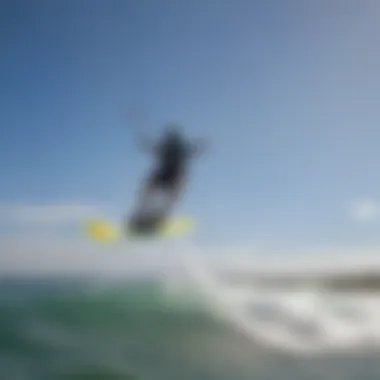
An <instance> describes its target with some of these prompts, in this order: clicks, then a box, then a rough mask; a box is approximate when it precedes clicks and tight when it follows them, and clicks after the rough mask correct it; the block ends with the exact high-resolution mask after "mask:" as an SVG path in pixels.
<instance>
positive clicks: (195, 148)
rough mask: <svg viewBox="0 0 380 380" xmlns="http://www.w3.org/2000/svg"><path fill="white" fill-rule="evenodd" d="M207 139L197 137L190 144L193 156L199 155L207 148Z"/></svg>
mask: <svg viewBox="0 0 380 380" xmlns="http://www.w3.org/2000/svg"><path fill="white" fill-rule="evenodd" d="M208 147H209V141H208V140H206V139H199V140H196V141H194V142H193V143H192V144H191V146H190V154H191V155H192V156H193V157H194V156H199V155H201V154H203V153H205V152H206V151H207V150H208Z"/></svg>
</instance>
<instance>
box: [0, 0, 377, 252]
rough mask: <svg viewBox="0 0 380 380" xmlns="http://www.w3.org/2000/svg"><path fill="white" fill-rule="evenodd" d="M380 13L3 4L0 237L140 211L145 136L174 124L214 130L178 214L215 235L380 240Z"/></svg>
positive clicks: (275, 1)
mask: <svg viewBox="0 0 380 380" xmlns="http://www.w3.org/2000/svg"><path fill="white" fill-rule="evenodd" d="M379 16H380V5H379V3H378V2H377V1H375V0H374V1H370V0H368V1H367V0H362V1H349V0H328V1H327V0H320V1H312V0H289V1H283V0H267V1H252V0H246V1H243V0H235V1H229V0H189V1H175V0H160V1H147V0H139V1H137V0H136V1H132V0H129V1H124V0H120V1H116V0H108V1H102V0H91V1H90V0H88V1H76V0H66V1H48V0H46V1H45V0H34V1H33V2H30V1H27V0H24V1H20V0H17V1H16V0H12V1H10V0H4V1H2V2H1V11H0V162H1V165H0V202H1V204H2V208H3V212H2V214H3V217H2V220H1V224H0V226H1V229H2V235H3V237H6V239H8V240H7V241H9V236H10V235H12V236H13V237H14V236H16V237H17V233H21V232H20V231H21V230H22V231H23V232H22V233H25V231H26V230H27V228H26V227H25V226H23V228H21V229H20V228H19V227H20V226H18V227H17V228H15V224H17V223H19V224H22V223H21V222H25V220H23V219H28V221H29V227H30V224H31V223H30V222H33V218H34V217H35V218H36V220H35V223H34V224H33V223H32V224H33V226H34V227H35V225H36V224H37V223H38V222H41V219H43V220H44V221H45V222H46V220H47V219H48V220H50V221H51V219H54V218H56V219H59V217H60V216H62V218H63V219H64V220H65V221H66V222H68V221H69V220H71V221H72V223H73V226H74V224H75V226H78V220H79V219H80V218H82V216H83V215H84V214H86V211H85V210H86V207H89V208H92V207H94V208H98V209H99V211H98V214H99V215H112V216H114V217H120V216H121V215H122V214H123V213H124V212H128V210H130V208H131V206H132V204H133V202H134V198H135V193H136V190H137V186H138V184H139V182H140V180H141V179H142V178H143V176H144V174H145V173H146V171H147V169H148V168H149V160H148V158H147V157H146V156H144V155H142V154H141V153H139V152H138V150H137V149H136V148H135V145H134V133H135V131H136V130H139V129H141V128H144V129H145V130H146V131H148V133H151V134H152V135H153V136H157V135H158V133H159V131H160V128H161V127H162V125H163V124H164V123H165V122H167V121H175V122H179V123H181V124H182V125H183V126H184V128H185V130H186V132H187V134H188V135H189V136H192V137H201V136H207V137H210V138H211V140H212V149H211V150H210V152H209V153H208V154H207V155H206V156H204V157H203V158H202V159H199V160H198V161H197V162H196V163H195V164H194V166H193V169H192V174H193V175H192V178H191V181H190V183H189V189H188V192H187V194H186V197H185V198H184V200H183V203H182V204H181V206H180V208H179V210H178V212H179V213H186V214H188V215H192V216H194V218H196V219H197V220H198V221H199V223H200V225H201V230H200V233H199V236H198V237H197V239H198V241H199V242H200V243H201V244H204V245H207V246H209V247H221V246H225V245H227V246H230V247H235V246H245V247H247V246H248V247H250V246H252V247H255V248H258V249H264V250H265V249H276V250H277V251H278V252H281V251H284V252H285V251H289V250H293V249H295V248H297V247H306V246H308V247H312V248H317V247H324V246H350V247H351V246H358V247H361V246H378V245H379V243H380V234H379V228H380V224H379V221H378V219H377V207H378V206H377V204H378V203H377V202H378V199H379V197H380V176H379V174H378V172H379V170H378V163H379V161H380V150H379V137H380V126H379V121H380V116H379V108H378V104H379V99H380V76H379V67H380V52H379V49H378V41H379V38H380V24H379V22H378V20H379ZM136 110H139V116H138V117H137V116H136ZM131 115H135V116H133V117H132V116H131ZM49 207H50V208H49ZM54 207H60V208H59V210H58V211H57V208H56V209H54ZM100 210H101V211H100ZM49 212H51V213H53V214H55V217H54V216H51V215H50V217H46V214H49ZM41 213H42V214H43V215H45V216H43V217H42V218H41ZM33 215H34V216H33ZM49 218H50V219H49ZM16 222H17V223H16ZM29 227H28V228H29ZM44 228H45V227H44ZM17 231H18V232H17Z"/></svg>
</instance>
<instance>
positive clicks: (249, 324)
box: [176, 247, 380, 354]
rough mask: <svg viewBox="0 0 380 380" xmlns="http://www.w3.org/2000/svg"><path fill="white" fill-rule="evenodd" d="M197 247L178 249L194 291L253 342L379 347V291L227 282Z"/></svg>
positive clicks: (304, 350)
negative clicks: (339, 291) (340, 292)
mask: <svg viewBox="0 0 380 380" xmlns="http://www.w3.org/2000/svg"><path fill="white" fill-rule="evenodd" d="M199 251H200V250H199V249H197V247H189V248H188V249H187V252H184V253H183V254H182V260H183V265H184V267H185V269H186V271H187V274H188V275H189V276H190V278H191V281H192V282H193V284H195V285H196V288H197V291H198V292H200V293H201V294H203V295H204V296H206V297H207V299H208V300H209V302H210V304H211V305H212V308H213V310H214V311H215V313H216V314H217V315H218V316H219V317H220V318H223V319H224V320H226V321H228V322H229V323H231V324H232V325H233V326H235V328H237V329H238V330H239V331H241V332H243V333H244V334H245V336H247V337H250V338H251V339H254V340H255V341H256V342H257V341H259V342H261V343H262V344H265V345H269V346H272V347H277V348H281V349H285V350H291V351H293V352H297V353H299V354H308V353H309V354H310V353H318V352H319V353H321V352H327V351H336V350H351V349H358V348H359V347H371V348H374V347H379V348H380V294H379V295H377V294H372V295H370V294H354V293H351V294H345V295H344V296H343V295H338V294H336V293H335V294H334V293H332V292H328V293H326V291H324V292H322V291H320V290H319V289H318V288H314V289H313V288H309V289H301V290H293V291H290V290H287V291H286V290H282V291H281V290H274V289H272V290H268V289H267V290H263V289H258V288H254V287H250V286H232V285H227V284H226V283H223V282H222V281H221V280H220V279H219V278H218V276H217V275H216V274H214V273H213V272H212V271H210V270H208V269H207V267H206V266H205V265H204V264H203V263H202V262H201V260H199V257H200V256H201V255H200V254H199V253H201V252H199ZM176 252H177V254H178V250H176ZM195 255H197V256H198V259H196V258H195Z"/></svg>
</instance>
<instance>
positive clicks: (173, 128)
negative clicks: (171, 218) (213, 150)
mask: <svg viewBox="0 0 380 380" xmlns="http://www.w3.org/2000/svg"><path fill="white" fill-rule="evenodd" d="M140 147H141V148H142V149H143V150H144V151H145V152H148V153H150V154H152V155H153V157H154V160H155V166H154V168H153V170H152V171H151V173H150V175H149V176H148V178H147V179H146V181H145V182H144V183H143V186H142V188H141V189H140V194H139V202H138V207H137V210H138V211H137V213H139V212H141V210H144V209H145V208H146V206H147V205H148V204H149V202H150V201H151V198H152V197H153V196H154V193H155V192H156V191H157V190H163V191H164V193H165V194H166V195H167V197H168V202H167V203H166V205H165V206H166V207H164V209H163V210H162V212H161V213H160V216H161V217H163V218H164V217H166V216H168V215H170V214H171V212H172V210H173V208H174V206H175V205H176V204H177V202H178V200H179V198H180V196H181V194H182V192H183V189H184V187H185V184H186V176H187V171H188V166H189V161H190V159H192V158H194V157H195V156H197V155H199V154H201V153H203V152H204V151H205V149H206V144H205V141H204V140H201V141H189V140H188V139H187V138H186V137H185V136H184V135H183V133H182V131H181V128H180V127H179V126H178V125H176V124H169V125H167V126H166V129H165V131H164V134H163V136H162V139H161V140H160V141H158V142H152V141H150V140H148V139H146V138H142V139H141V140H140Z"/></svg>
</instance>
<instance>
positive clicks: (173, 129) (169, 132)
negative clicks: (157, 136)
mask: <svg viewBox="0 0 380 380" xmlns="http://www.w3.org/2000/svg"><path fill="white" fill-rule="evenodd" d="M182 139H183V133H182V128H181V126H180V125H178V124H175V123H170V124H167V125H166V127H165V131H164V140H166V141H173V140H182Z"/></svg>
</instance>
